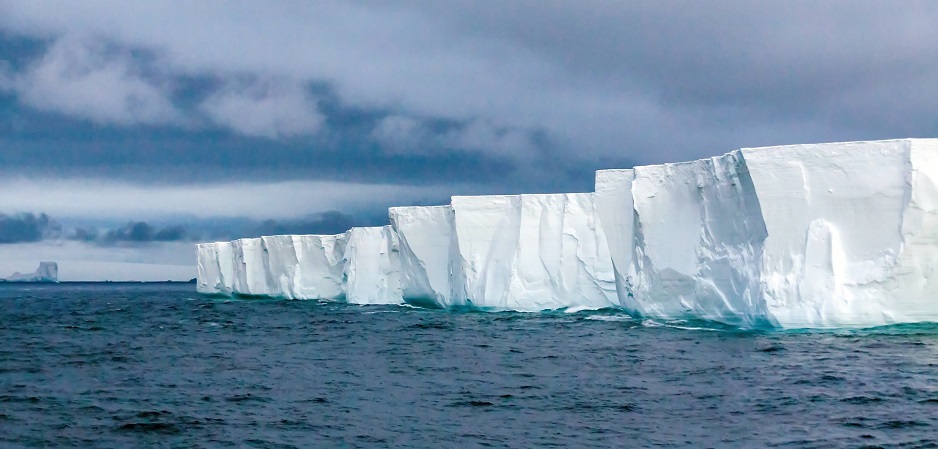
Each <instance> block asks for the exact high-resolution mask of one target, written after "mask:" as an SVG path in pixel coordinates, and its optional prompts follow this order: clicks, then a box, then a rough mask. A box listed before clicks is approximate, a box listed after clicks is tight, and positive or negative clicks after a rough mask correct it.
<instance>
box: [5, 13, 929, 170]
mask: <svg viewBox="0 0 938 449" xmlns="http://www.w3.org/2000/svg"><path fill="white" fill-rule="evenodd" d="M0 13H2V14H0V17H2V18H0V27H2V28H4V29H6V30H8V32H10V33H16V34H18V35H25V36H32V37H35V38H38V39H41V40H46V41H49V42H51V44H50V45H49V46H48V47H47V48H46V50H45V52H44V54H43V55H42V56H41V57H40V58H38V59H36V60H34V61H32V62H31V63H29V64H27V65H26V66H25V67H20V68H16V69H15V70H14V73H13V74H12V75H7V82H6V83H5V84H6V85H7V90H8V91H11V92H12V93H13V95H15V96H16V97H17V98H18V99H19V101H20V102H22V103H23V104H25V105H27V106H30V107H33V108H36V109H38V110H45V111H56V112H59V113H63V114H66V115H70V116H76V117H83V118H86V119H89V120H92V121H96V122H101V123H112V124H118V125H132V124H166V123H182V124H187V125H185V126H204V125H205V124H206V123H210V124H215V125H217V126H221V127H224V128H227V129H230V130H231V131H233V132H235V133H239V134H242V135H245V136H258V137H264V138H275V139H276V138H289V137H296V136H302V135H314V134H321V133H322V132H323V127H324V126H326V127H328V126H330V123H329V119H328V117H327V116H326V113H325V112H324V111H323V110H322V107H321V105H320V100H321V98H319V97H317V91H316V89H314V87H315V86H320V87H321V88H322V89H325V91H327V92H329V93H330V95H334V96H335V97H336V98H338V100H339V101H340V103H341V104H342V105H343V107H346V108H352V109H360V110H366V111H377V112H379V114H382V115H385V116H386V118H383V119H381V120H378V121H377V122H375V123H374V124H373V127H372V129H371V131H372V133H371V134H370V135H371V136H373V137H374V140H375V142H374V143H375V144H377V145H379V146H380V147H381V148H384V149H386V151H389V152H392V153H398V154H399V153H407V154H421V153H426V152H427V151H443V150H445V149H449V150H451V151H469V152H481V153H482V154H485V155H495V156H501V157H509V158H512V159H516V158H521V160H524V159H525V158H531V157H535V158H536V157H540V156H541V155H540V154H539V153H538V149H542V148H544V147H548V146H550V147H556V148H558V149H559V150H560V153H561V154H562V155H563V156H564V157H565V158H567V159H570V160H583V159H587V160H595V159H596V158H602V157H613V158H622V157H623V156H627V157H628V158H631V159H634V160H636V161H642V162H649V161H661V160H676V159H686V158H690V157H697V156H701V155H704V154H713V153H717V152H722V151H726V150H729V149H732V148H734V147H738V146H753V145H761V144H774V143H785V142H799V141H816V140H832V139H855V138H856V139H860V138H873V137H886V136H890V137H896V136H905V135H926V134H931V133H934V132H935V125H934V123H933V121H932V120H931V119H930V118H929V117H930V115H929V112H930V111H931V110H932V105H933V104H934V100H935V98H936V96H938V88H936V86H935V83H934V82H933V81H932V78H933V77H932V74H933V73H936V71H938V57H936V56H938V31H936V29H938V27H934V26H933V25H934V23H938V4H935V3H934V2H929V1H906V2H901V3H897V2H879V1H829V2H823V3H817V2H813V1H811V2H808V1H791V2H782V3H768V2H750V1H722V2H697V1H637V2H611V1H605V0H591V1H585V2H567V1H543V0H537V1H534V0H518V1H512V2H495V3H493V2H482V3H480V2H471V1H446V2H422V1H421V2H417V1H405V2H397V3H395V4H387V3H385V2H372V1H360V2H338V1H336V2H331V1H326V2H315V3H309V2H299V1H297V2H278V4H277V5H275V6H274V5H268V4H262V3H256V2H247V1H244V2H230V3H226V4H225V5H220V4H219V5H215V4H196V3H192V2H182V1H162V2H130V3H128V2H118V1H108V0H95V1H89V2H81V3H80V4H79V3H74V4H72V3H60V2H55V3H52V2H43V1H11V0H6V1H2V2H0ZM154 18H159V20H154ZM167 24H172V28H173V30H174V31H173V32H166V29H167V28H166V26H167ZM186 77H189V78H192V77H195V78H200V77H202V78H205V77H207V78H208V79H214V80H220V83H216V87H214V88H213V89H210V93H209V94H208V95H207V96H203V97H204V98H189V100H192V101H194V102H195V107H194V108H189V107H186V106H185V105H183V104H181V103H180V101H179V98H177V97H176V96H175V95H177V94H178V93H179V92H178V89H179V88H180V83H181V81H180V80H181V79H184V78H186ZM88 92H96V93H97V94H98V95H89V94H88ZM320 93H321V92H320ZM183 103H184V102H183ZM440 120H442V121H448V122H451V123H455V124H459V126H457V127H456V128H453V129H439V128H435V127H434V123H437V122H438V121H440ZM181 126H182V125H181ZM536 136H541V137H543V139H542V140H541V141H538V140H537V139H536V138H535V137H536ZM208 151H211V150H208ZM258 151H259V150H258ZM308 151H312V152H315V149H309V150H308Z"/></svg>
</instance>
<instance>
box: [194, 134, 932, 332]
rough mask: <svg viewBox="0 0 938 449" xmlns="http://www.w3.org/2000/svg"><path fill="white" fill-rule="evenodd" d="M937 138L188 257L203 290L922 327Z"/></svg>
mask: <svg viewBox="0 0 938 449" xmlns="http://www.w3.org/2000/svg"><path fill="white" fill-rule="evenodd" d="M936 181H938V140H936V139H905V140H891V141H876V142H851V143H834V144H816V145H791V146H780V147H766V148H747V149H742V150H736V151H732V152H730V153H727V154H725V155H722V156H717V157H712V158H708V159H702V160H698V161H691V162H682V163H675V164H663V165H653V166H639V167H635V168H633V169H621V170H600V171H599V172H597V174H596V192H595V193H575V194H538V195H502V196H474V197H461V196H457V197H453V199H452V204H451V205H449V206H432V207H395V208H391V209H390V211H389V217H390V221H391V226H384V227H374V228H353V229H351V230H350V231H349V232H347V233H346V234H342V235H338V236H273V237H264V238H260V239H241V240H236V241H233V242H230V243H228V242H219V243H215V244H200V245H198V247H197V253H198V261H199V266H198V268H199V270H198V273H199V283H198V289H199V291H200V292H203V293H221V294H227V293H229V292H230V293H234V294H242V295H260V296H279V297H284V298H295V299H335V300H341V299H343V298H344V299H345V300H347V301H348V302H351V303H356V304H375V303H377V304H399V303H401V302H404V301H406V302H410V303H413V304H418V305H428V306H436V307H452V306H464V305H466V306H472V307H479V308H486V309H498V310H504V309H509V310H522V311H536V310H545V309H559V308H567V309H568V310H579V309H583V308H602V307H610V306H615V307H621V308H623V309H625V310H627V311H629V312H630V313H631V314H633V315H637V316H643V317H650V318H664V319H684V318H693V319H705V320H712V321H718V322H723V323H727V324H732V325H737V326H742V327H760V326H777V327H786V328H793V327H794V328H797V327H854V326H876V325H884V324H892V323H903V322H919V321H938V300H936V298H935V296H936V293H938V292H936V288H938V285H935V281H933V279H934V278H935V275H936V271H938V187H936Z"/></svg>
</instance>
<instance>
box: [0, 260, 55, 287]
mask: <svg viewBox="0 0 938 449" xmlns="http://www.w3.org/2000/svg"><path fill="white" fill-rule="evenodd" d="M0 281H3V282H59V264H57V263H55V262H39V268H37V269H36V271H35V272H33V273H26V274H21V273H13V275H12V276H10V277H7V278H0Z"/></svg>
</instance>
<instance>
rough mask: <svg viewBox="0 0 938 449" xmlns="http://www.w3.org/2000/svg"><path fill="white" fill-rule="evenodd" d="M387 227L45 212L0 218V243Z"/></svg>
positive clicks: (377, 214)
mask: <svg viewBox="0 0 938 449" xmlns="http://www.w3.org/2000/svg"><path fill="white" fill-rule="evenodd" d="M385 224H388V217H387V210H386V209H385V210H381V211H377V210H376V211H373V212H372V213H368V212H362V213H359V214H356V215H354V216H353V215H350V214H347V213H343V212H339V211H327V212H322V213H318V214H311V215H307V216H305V217H302V218H295V219H266V220H252V219H246V218H238V217H230V218H211V219H196V220H192V219H190V220H187V221H185V222H179V223H150V222H146V221H130V222H127V223H125V224H123V225H120V226H116V227H113V226H112V227H108V226H106V225H102V226H93V225H74V224H73V225H71V226H68V225H62V224H61V223H60V222H58V221H57V220H55V219H53V218H51V217H49V216H48V215H46V214H38V215H37V214H34V213H22V214H17V215H4V214H0V244H4V243H28V242H39V241H42V240H50V239H60V238H64V239H66V240H71V241H77V242H84V243H91V244H95V245H98V246H105V247H107V246H135V245H141V244H150V243H167V242H195V241H209V240H233V239H238V238H247V237H260V236H263V235H281V234H341V233H343V232H345V231H347V230H349V228H352V227H355V226H382V225H385Z"/></svg>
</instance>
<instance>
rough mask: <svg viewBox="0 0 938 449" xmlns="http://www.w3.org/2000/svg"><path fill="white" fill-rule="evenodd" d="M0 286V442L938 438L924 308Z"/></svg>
mask: <svg viewBox="0 0 938 449" xmlns="http://www.w3.org/2000/svg"><path fill="white" fill-rule="evenodd" d="M193 288H194V286H192V285H166V284H164V285H156V284H149V285H147V284H143V285H119V284H114V285H93V284H86V285H19V286H16V285H3V286H0V308H2V309H0V447H4V448H38V447H82V448H84V447H89V448H92V447H93V448H97V447H102V448H131V447H156V448H163V447H165V448H190V447H206V448H208V447H237V448H241V447H244V448H251V447H258V448H294V447H296V448H306V447H361V448H382V447H425V448H444V447H452V448H467V447H518V448H526V447H576V448H584V447H817V448H828V447H907V448H913V447H938V326H935V325H915V326H894V327H886V328H879V329H873V330H865V331H826V332H744V331H738V330H732V329H721V328H719V327H709V326H707V325H705V324H701V323H686V322H671V323H665V322H652V321H644V322H643V321H640V320H634V319H631V318H630V317H628V316H627V315H624V314H621V313H617V312H614V311H599V312H581V313H574V314H565V313H544V314H522V313H482V312H480V313H471V312H451V311H443V310H422V309H414V308H409V307H396V306H392V307H384V306H366V307H360V306H349V305H343V304H323V303H317V302H313V301H260V300H234V301H228V300H218V299H211V298H203V297H199V296H197V295H196V294H195V293H194V291H193Z"/></svg>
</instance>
